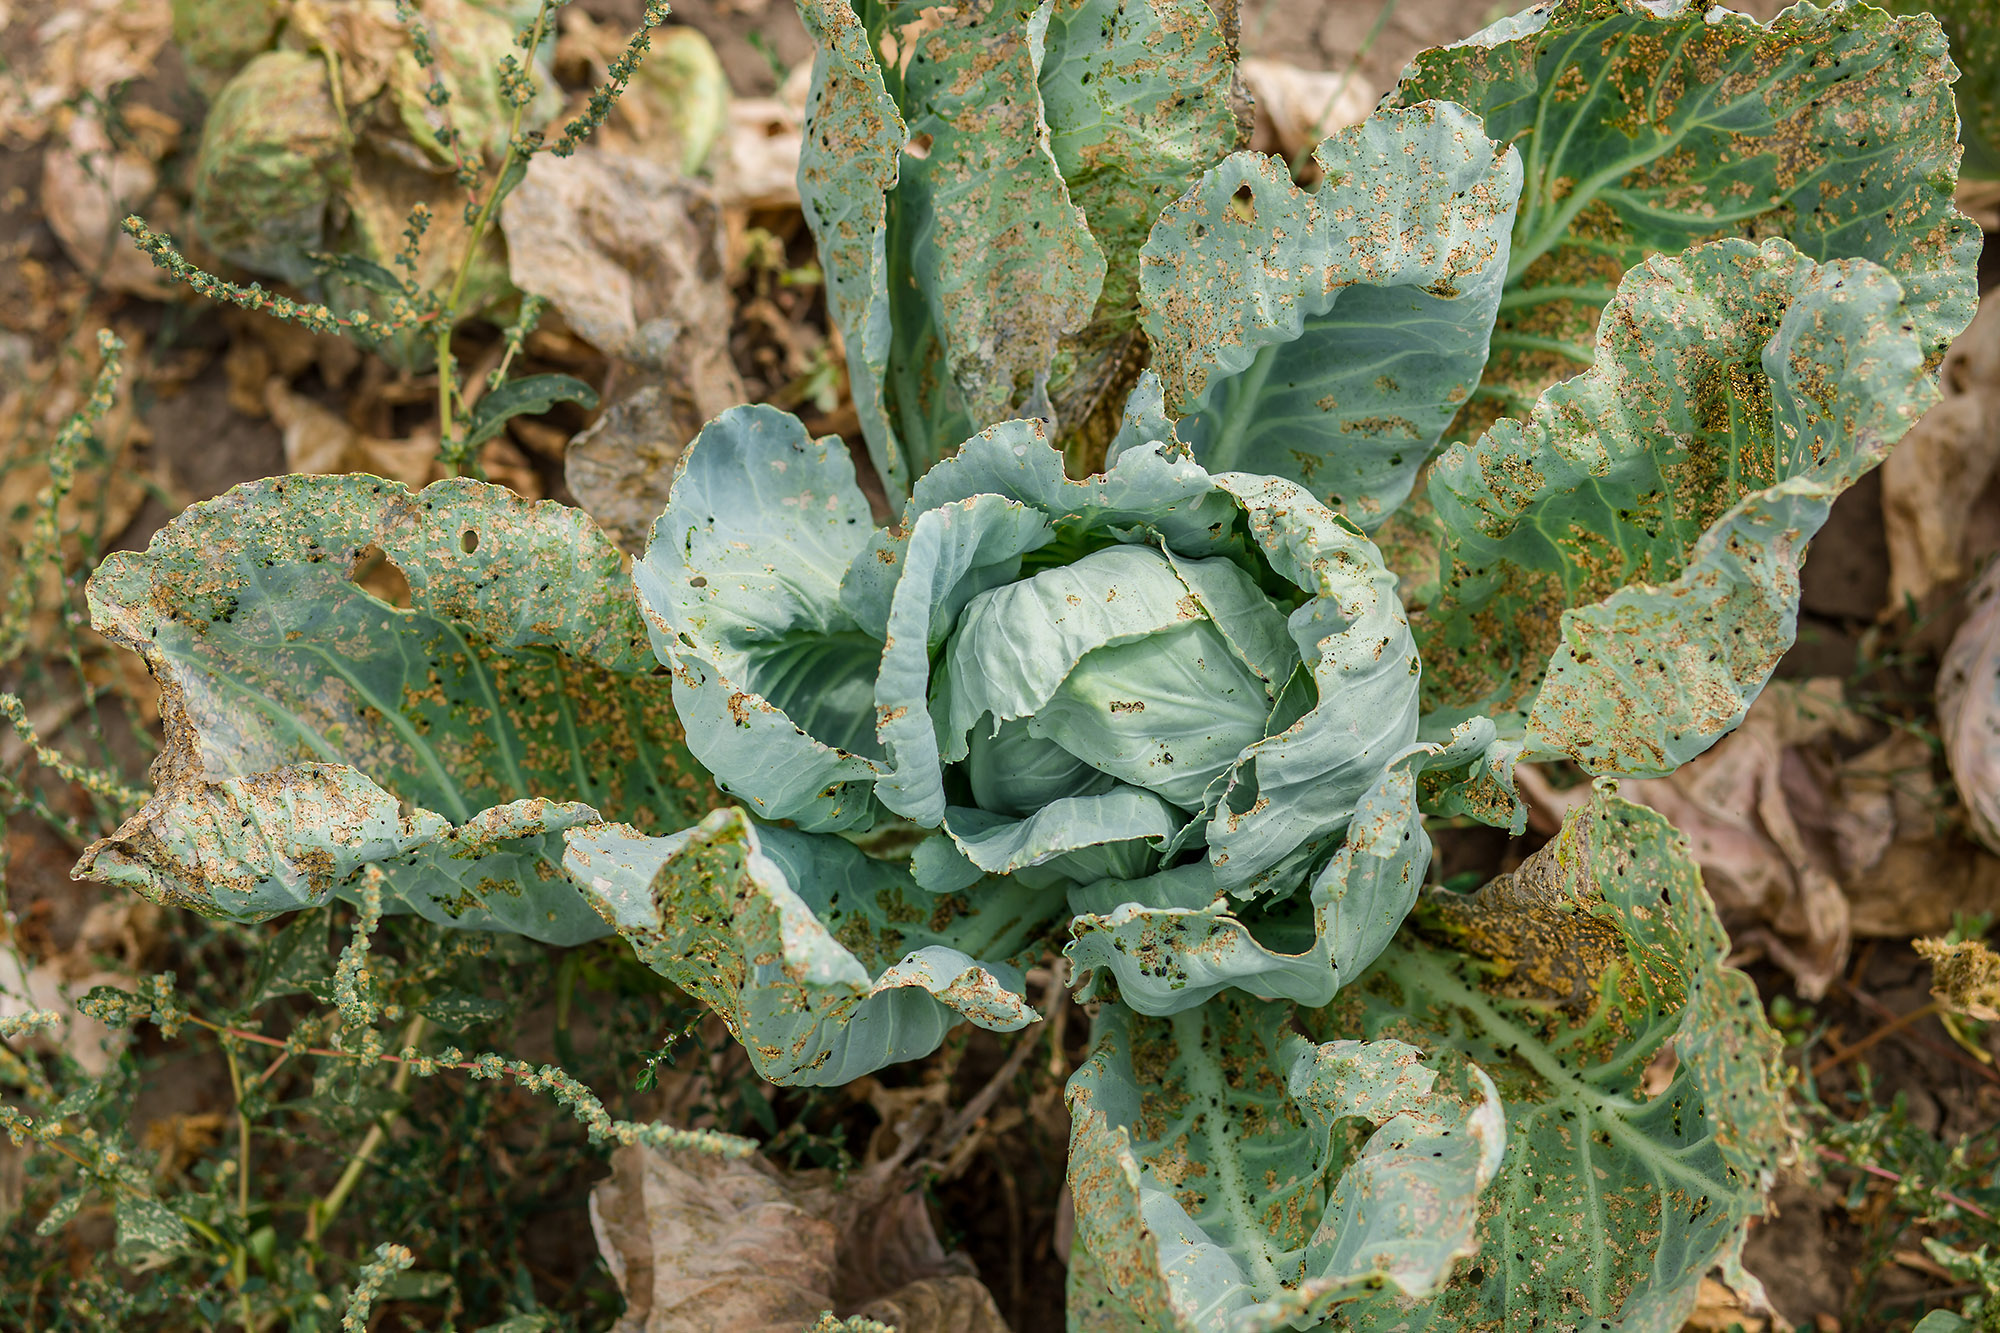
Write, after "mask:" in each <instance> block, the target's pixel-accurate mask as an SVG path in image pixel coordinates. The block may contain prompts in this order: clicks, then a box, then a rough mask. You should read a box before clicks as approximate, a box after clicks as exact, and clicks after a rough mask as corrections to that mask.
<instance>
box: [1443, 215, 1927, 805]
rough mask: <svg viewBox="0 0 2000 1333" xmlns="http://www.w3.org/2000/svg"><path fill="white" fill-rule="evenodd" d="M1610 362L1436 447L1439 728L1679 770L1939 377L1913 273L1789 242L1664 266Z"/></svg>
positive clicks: (1646, 768)
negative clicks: (1919, 323)
mask: <svg viewBox="0 0 2000 1333" xmlns="http://www.w3.org/2000/svg"><path fill="white" fill-rule="evenodd" d="M1597 358H1598V359H1597V364H1596V366H1595V367H1593V368H1592V369H1591V370H1590V371H1589V372H1588V373H1586V374H1584V375H1580V376H1578V377H1577V378H1575V379H1573V380H1570V381H1568V382H1566V383H1564V384H1560V385H1558V386H1556V387H1555V388H1553V389H1550V390H1549V391H1548V392H1547V393H1545V394H1543V396H1542V398H1541V401H1540V402H1539V403H1537V404H1536V407H1535V411H1534V412H1533V413H1532V414H1531V415H1530V416H1529V418H1528V419H1527V421H1526V422H1524V423H1517V422H1514V421H1511V420H1507V421H1502V422H1500V423H1499V424H1498V425H1496V426H1495V427H1494V428H1493V429H1492V430H1491V431H1490V432H1489V433H1488V434H1487V435H1486V436H1485V437H1483V438H1482V439H1481V440H1480V441H1479V443H1478V444H1476V445H1473V446H1470V447H1468V446H1465V445H1454V446H1452V448H1451V449H1450V450H1448V451H1447V452H1446V453H1445V454H1444V455H1443V456H1441V457H1440V458H1439V460H1438V462H1437V465H1436V467H1435V470H1434V473H1433V475H1432V477H1431V481H1430V500H1431V503H1432V505H1433V507H1434V508H1435V510H1436V514H1437V517H1438V519H1439V521H1440V524H1441V527H1442V529H1443V532H1444V533H1445V540H1444V545H1443V549H1442V553H1441V556H1442V559H1441V564H1442V589H1441V591H1440V593H1439V595H1438V597H1437V600H1436V601H1434V602H1433V603H1432V604H1431V605H1430V606H1428V607H1425V608H1423V610H1422V611H1421V613H1420V614H1419V616H1418V619H1417V633H1418V642H1419V643H1420V645H1421V647H1422V652H1423V660H1424V667H1425V672H1424V689H1425V703H1426V722H1425V727H1426V732H1427V734H1438V733H1440V732H1442V731H1443V730H1444V729H1445V728H1447V727H1449V726H1451V725H1454V724H1455V723H1456V721H1457V720H1459V719H1460V718H1462V717H1465V716H1467V715H1472V714H1483V715H1486V716H1489V717H1492V718H1494V719H1495V720H1496V721H1497V722H1498V723H1499V724H1500V733H1501V737H1502V739H1503V741H1505V742H1506V743H1507V745H1508V746H1510V747H1515V746H1522V747H1525V751H1526V756H1527V757H1528V758H1537V757H1556V756H1564V757H1568V758H1571V759H1574V760H1575V761H1576V762H1577V763H1579V764H1581V765H1582V766H1583V767H1584V768H1585V769H1586V770H1587V771H1589V772H1593V773H1666V772H1670V771H1672V770H1673V769H1674V768H1675V767H1676V766H1678V765H1679V764H1681V763H1683V762H1685V761H1686V760H1687V759H1689V758H1691V757H1692V756H1694V755H1696V754H1699V753H1700V752H1701V751H1703V750H1704V749H1706V748H1707V747H1708V746H1709V745H1711V744H1712V743H1713V742H1714V741H1715V739H1716V738H1717V737H1719V736H1721V735H1722V734H1723V733H1725V732H1727V731H1729V730H1730V729H1731V728H1733V727H1734V726H1736V724H1737V723H1738V722H1740V721H1741V720H1742V718H1743V714H1744V711H1745V710H1746V709H1747V708H1748V706H1749V703H1750V701H1751V700H1752V699H1754V698H1755V697H1756V695H1757V693H1758V692H1759V691H1760V690H1761V689H1762V688H1763V686H1764V682H1765V680H1766V679H1768V677H1769V676H1770V673H1771V670H1772V668H1773V667H1775V666H1776V665H1777V661H1778V658H1779V657H1780V655H1782V654H1783V652H1784V651H1785V649H1786V648H1787V647H1789V646H1790V644H1791V642H1792V639H1793V636H1794V634H1795V632H1796V627H1797V612H1798V596H1799V584H1798V570H1799V563H1800V561H1801V560H1802V559H1803V558H1804V553H1805V544H1806V542H1807V541H1808V540H1809V539H1810V538H1811V537H1812V535H1813V534H1814V533H1815V532H1817V531H1818V530H1819V527H1820V525H1821V524H1822V523H1824V522H1825V519H1826V515H1827V511H1828V509H1829V507H1830V506H1831V505H1832V503H1833V500H1834V498H1835V497H1836V496H1838V495H1839V494H1840V492H1841V491H1842V490H1844V489H1846V488H1847V486H1848V485H1850V484H1851V483H1852V482H1853V481H1854V480H1855V478H1857V477H1858V476H1860V475H1861V474H1862V473H1863V472H1865V471H1866V470H1867V469H1869V468H1871V467H1873V466H1874V465H1875V464H1876V463H1878V462H1880V461H1881V459H1882V457H1883V456H1884V454H1885V453H1886V452H1887V450H1888V448H1889V446H1890V445H1892V444H1894V443H1895V441H1896V440H1897V439H1898V438H1899V437H1900V436H1901V435H1902V434H1903V432H1904V431H1905V430H1907V429H1908V428H1909V426H1910V425H1911V423H1913V422H1914V421H1915V420H1916V419H1917V418H1918V417H1919V416H1921V415H1922V414H1923V411H1924V409H1925V408H1927V407H1928V406H1929V405H1930V403H1931V402H1932V401H1933V400H1934V399H1935V398H1936V397H1937V390H1936V389H1935V387H1934V386H1933V385H1932V383H1931V381H1930V378H1929V376H1928V375H1927V374H1926V373H1925V370H1924V350H1923V346H1922V343H1921V341H1920V340H1919V338H1918V337H1917V336H1916V335H1915V334H1914V333H1913V332H1912V326H1911V317H1910V315H1909V313H1908V310H1907V307H1906V306H1905V305H1904V303H1903V301H1902V299H1901V291H1900V289H1899V288H1898V286H1897V284H1896V282H1895V280H1894V279H1893V278H1891V277H1890V276H1889V275H1888V274H1887V273H1885V272H1883V271H1882V270H1881V269H1879V268H1877V267H1875V266H1874V265H1873V264H1870V263H1868V262H1866V261H1863V260H1843V261H1836V262H1834V263H1831V264H1825V265H1817V264H1814V263H1812V262H1811V261H1809V260H1807V259H1805V258H1804V257H1802V256H1801V255H1800V254H1799V253H1798V252H1797V251H1796V250H1794V249H1793V248H1792V247H1791V246H1790V245H1788V244H1786V243H1785V242H1783V241H1780V240H1770V241H1766V242H1764V243H1763V244H1762V246H1756V245H1752V244H1750V243H1748V242H1745V241H1718V242H1714V243H1712V244H1708V245H1703V246H1698V247H1696V248H1694V249H1692V250H1690V251H1688V252H1687V253H1686V254H1685V255H1681V256H1677V257H1674V258H1670V259H1669V258H1656V259H1652V260H1649V261H1647V262H1646V263H1645V264H1644V265H1642V266H1641V267H1639V268H1638V269H1635V270H1634V271H1633V272H1632V273H1631V274H1629V275H1628V276H1627V277H1626V279H1625V281H1624V283H1623V284H1622V285H1621V286H1620V288H1619V293H1618V296H1617V298H1616V299H1615V300H1614V301H1613V303H1612V304H1611V306H1610V307H1608V309H1607V311H1606V316H1605V325H1604V334H1603V338H1602V341H1601V342H1600V344H1599V347H1598V353H1597ZM1503 776H1504V775H1503Z"/></svg>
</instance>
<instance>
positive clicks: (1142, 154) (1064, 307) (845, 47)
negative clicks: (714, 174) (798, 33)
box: [800, 0, 1248, 490]
mask: <svg viewBox="0 0 2000 1333" xmlns="http://www.w3.org/2000/svg"><path fill="white" fill-rule="evenodd" d="M800 11H801V14H802V15H803V16H804V18H805V21H806V26H807V29H808V31H809V32H811V33H812V34H813V36H814V38H815V41H816V44H817V46H818V54H817V59H816V61H815V65H814V82H813V92H812V94H811V101H810V106H809V112H808V118H807V133H806V136H805V143H806V146H805V151H804V154H803V156H802V157H801V161H800V193H801V196H802V198H803V200H804V202H805V206H806V215H807V219H808V221H809V223H810V224H811V225H812V227H813V231H814V236H815V238H816V239H817V240H818V241H819V244H820V251H821V255H822V257H823V260H824V262H825V263H826V265H827V274H828V290H829V301H830V303H831V305H832V314H833V317H834V320H835V322H836V323H837V324H839V326H840V327H841V329H842V332H843V333H844V334H845V335H846V340H847V345H848V364H849V371H850V376H851V378H852V379H853V381H854V387H855V402H856V408H857V410H858V412H859V414H860V416H861V420H862V427H863V431H864V433H865V434H866V435H867V438H868V443H869V448H870V449H871V451H873V453H874V456H875V459H876V462H877V463H878V465H879V466H880V468H881V470H882V472H883V474H884V476H885V477H886V479H887V480H888V482H889V484H890V486H891V487H892V489H899V490H907V489H908V488H909V487H910V486H911V485H912V484H913V483H914V482H915V480H916V479H917V478H918V477H920V476H922V475H923V473H924V471H925V470H926V469H927V468H928V467H929V466H930V465H931V464H932V463H934V462H936V461H937V460H938V459H940V458H943V457H946V456H948V455H949V454H950V453H951V451H952V450H953V449H954V448H956V447H957V445H958V443H959V442H960V441H962V440H964V439H965V438H966V437H967V436H970V435H972V434H974V433H975V432H977V431H978V430H980V429H982V428H984V427H986V426H990V425H993V424H995V423H997V422H999V421H1001V420H1004V419H1006V418H1009V417H1012V416H1014V415H1016V414H1017V413H1024V412H1033V413H1035V414H1037V415H1043V416H1050V415H1059V416H1060V418H1061V419H1062V420H1063V421H1064V422H1065V426H1066V429H1065V431H1064V435H1065V438H1067V439H1069V440H1070V441H1071V443H1072V445H1073V446H1074V448H1075V454H1074V459H1075V461H1076V462H1077V464H1078V470H1079V471H1088V470H1093V469H1094V468H1095V467H1097V466H1098V465H1099V462H1100V461H1101V459H1102V457H1103V450H1104V447H1105V445H1106V443H1107V442H1108V441H1109V439H1110V437H1111V436H1112V434H1113V433H1114V431H1115V429H1116V427H1117V425H1118V416H1117V412H1118V404H1119V402H1120V400H1121V399H1122V397H1123V395H1124V393H1125V391H1126V390H1127V389H1128V388H1129V387H1130V385H1131V383H1132V381H1133V379H1134V378H1135V377H1136V376H1137V375H1138V373H1139V370H1140V368H1141V365H1142V364H1143V361H1144V349H1143V342H1142V340H1141V339H1140V338H1139V336H1138V333H1137V328H1136V287H1135V264H1136V252H1137V249H1138V246H1139V243H1140V242H1141V241H1143V239H1144V237H1145V234H1146V230H1147V228H1148V227H1149V226H1150V225H1151V223H1152V220H1153V218H1154V216H1155V215H1156V214H1158V212H1159V211H1160V209H1161V208H1163V207H1164V206H1165V205H1166V204H1167V203H1169V202H1170V201H1171V200H1172V199H1173V198H1174V196H1175V195H1177V194H1179V193H1180V191H1181V190H1183V189H1185V188H1186V186H1187V185H1188V184H1189V183H1190V182H1191V181H1192V180H1193V179H1194V178H1195V176H1196V175H1197V174H1199V172H1200V171H1201V170H1202V168H1204V167H1206V166H1208V165H1209V164H1211V163H1213V162H1215V161H1216V160H1217V159H1219V158H1220V157H1221V156H1222V155H1223V154H1225V153H1227V152H1228V151H1229V150H1230V149H1232V148H1234V147H1236V146H1237V145H1238V143H1239V142H1240V141H1241V140H1242V138H1243V137H1245V136H1246V135H1247V132H1248V120H1247V104H1245V103H1243V102H1242V101H1241V99H1240V98H1238V97H1237V96H1236V94H1235V85H1234V68H1235V59H1234V53H1233V48H1232V43H1231V42H1230V40H1229V39H1228V38H1227V36H1226V35H1225V34H1224V33H1223V31H1222V29H1221V26H1220V24H1219V23H1218V22H1217V20H1216V17H1215V15H1214V14H1213V13H1212V12H1210V10H1209V9H1208V8H1207V7H1206V6H1204V5H1202V4H1200V3H1199V0H1146V3H1144V4H1140V5H1126V6H1122V7H1121V6H1120V5H1117V4H1113V3H1109V0H1060V3H1058V2H1057V0H1045V2H1044V3H1040V4H1036V3H1033V2H1032V0H997V2H996V3H987V4H982V5H978V6H960V7H958V8H957V9H956V10H955V11H952V12H950V13H946V12H945V11H943V10H938V11H935V12H933V11H930V10H923V9H921V7H919V6H876V5H861V6H850V5H849V4H847V3H845V0H800ZM941 15H942V16H943V17H942V21H940V16H941ZM1107 257H1109V266H1108V268H1107Z"/></svg>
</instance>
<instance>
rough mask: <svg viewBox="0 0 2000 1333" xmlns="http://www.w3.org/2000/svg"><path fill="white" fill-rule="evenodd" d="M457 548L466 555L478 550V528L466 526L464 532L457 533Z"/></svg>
mask: <svg viewBox="0 0 2000 1333" xmlns="http://www.w3.org/2000/svg"><path fill="white" fill-rule="evenodd" d="M458 549H459V550H461V551H463V552H465V553H466V554H467V555H471V554H472V553H473V552H474V551H476V550H478V549H479V531H478V529H476V528H467V529H466V530H465V531H464V532H461V533H459V534H458Z"/></svg>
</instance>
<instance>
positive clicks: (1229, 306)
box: [1140, 102, 1521, 528]
mask: <svg viewBox="0 0 2000 1333" xmlns="http://www.w3.org/2000/svg"><path fill="white" fill-rule="evenodd" d="M1314 158H1315V160H1316V161H1317V162H1318V163H1319V166H1320V170H1321V171H1322V172H1323V173H1324V183H1323V184H1322V185H1321V186H1320V188H1319V190H1318V192H1317V193H1313V194H1308V193H1306V192H1305V191H1303V190H1301V189H1299V188H1298V187H1297V186H1296V185H1294V184H1293V183H1292V178H1291V173H1290V172H1289V171H1288V170H1287V169H1286V167H1285V164H1284V163H1283V162H1282V161H1281V160H1279V159H1277V158H1272V157H1265V156H1263V155H1261V154H1256V153H1238V154H1236V155H1235V156H1233V157H1231V158H1229V159H1228V160H1226V161H1225V162H1223V163H1222V165H1220V166H1218V167H1216V168H1215V169H1213V170H1211V171H1209V172H1208V173H1207V174H1206V175H1204V176H1203V177H1202V178H1201V183H1200V184H1199V185H1197V186H1196V187H1195V188H1194V189H1192V190H1190V191H1189V192H1188V193H1187V194H1186V195H1184V196H1182V197H1181V199H1180V200H1178V201H1177V202H1176V203H1175V204H1174V205H1173V206H1172V207H1171V208H1169V209H1168V210H1167V211H1166V212H1165V213H1164V214H1162V215H1161V217H1160V220H1159V222H1158V223H1156V224H1155V225H1154V228H1153V232H1152V236H1151V238H1150V239H1149V240H1148V241H1147V242H1146V247H1145V250H1144V252H1143V256H1142V259H1141V267H1140V286H1141V289H1142V291H1143V293H1144V297H1145V315H1144V322H1145V327H1146V332H1147V333H1148V334H1149V335H1150V336H1151V339H1152V343H1153V352H1154V367H1155V369H1156V370H1158V372H1159V376H1160V381H1161V384H1162V386H1163V388H1164V390H1165V393H1166V405H1167V408H1168V410H1169V411H1170V412H1171V413H1173V414H1174V415H1176V416H1178V417H1180V421H1179V423H1178V425H1177V427H1176V430H1177V431H1178V432H1179V435H1180V438H1181V439H1182V440H1183V441H1185V442H1187V443H1188V444H1189V445H1190V446H1191V447H1192V448H1193V449H1194V452H1195V456H1196V457H1197V458H1199V459H1200V460H1201V462H1202V465H1203V466H1205V467H1207V468H1208V469H1209V470H1211V471H1223V470H1240V471H1246V472H1260V473H1267V474H1270V475H1274V476H1281V477H1288V478H1290V479H1292V480H1294V481H1298V482H1301V483H1303V484H1304V485H1305V486H1306V487H1307V488H1308V489H1309V490H1311V491H1312V492H1313V494H1315V495H1316V496H1318V497H1319V498H1320V499H1321V500H1323V501H1325V502H1326V503H1327V504H1328V505H1330V506H1331V507H1333V508H1335V509H1339V510H1343V511H1345V512H1346V513H1347V515H1348V516H1349V517H1350V518H1352V519H1354V520H1355V521H1356V522H1357V523H1359V524H1361V525H1362V526H1363V527H1364V528H1373V527H1375V526H1376V525H1377V524H1379V523H1381V522H1382V521H1383V520H1384V519H1386V518H1387V517H1388V516H1389V515H1390V514H1391V513H1393V512H1394V511H1395V509H1396V507H1397V506H1398V505H1400V504H1401V503H1402V502H1403V500H1404V498H1405V497H1406V496H1407V495H1408V494H1409V492H1410V487H1411V485H1412V483H1413V482H1414V481H1415V479H1416V474H1417V469H1418V468H1419V467H1420V466H1422V464H1423V463H1424V461H1425V460H1426V459H1427V458H1429V457H1430V452H1431V449H1432V448H1433V447H1434V446H1435V445H1436V444H1437V441H1438V439H1439V437H1440V436H1442V435H1443V434H1444V430H1445V427H1446V426H1447V425H1449V424H1450V422H1451V420H1452V418H1453V416H1454V415H1455V414H1456V413H1457V412H1458V410H1459V408H1460V407H1461V406H1462V405H1463V404H1464V403H1465V401H1466V400H1467V399H1468V398H1469V397H1470V396H1471V393H1472V390H1473V388H1474V386H1475V385H1477V384H1478V383H1479V374H1480V371H1481V369H1482V368H1483V367H1484V366H1485V364H1486V341H1487V335H1488V333H1489V331H1490V330H1491V329H1492V326H1493V315H1494V311H1495V309H1496V308H1497V306H1498V304H1499V301H1500V288H1501V283H1502V281H1503V279H1504V277H1505V275H1506V272H1507V246H1508V228H1509V227H1510V226H1511V225H1512V224H1513V220H1514V203H1515V200H1516V198H1517V197H1518V196H1519V194H1520V191H1521V163H1520V157H1519V155H1518V154H1517V153H1515V152H1514V150H1513V149H1511V148H1509V147H1506V146H1504V145H1503V144H1496V143H1494V142H1493V141H1492V140H1490V139H1488V138H1487V137H1486V136H1485V135H1484V134H1481V133H1480V129H1479V122H1478V120H1477V119H1476V118H1475V117H1473V116H1472V115H1470V114H1469V113H1467V112H1466V111H1465V110H1464V109H1463V108H1462V107H1458V106H1453V105H1451V104H1450V103H1444V102H1427V103H1423V104H1421V105H1418V106H1414V107H1409V108H1407V109H1403V110H1392V111H1386V112H1382V113H1378V114H1377V115H1374V116H1371V117H1370V118H1369V119H1368V120H1367V121H1366V122H1365V123H1363V124H1361V125H1356V126H1353V127H1351V128H1349V129H1346V130H1343V131H1341V132H1340V133H1339V134H1336V135H1334V136H1333V137H1331V138H1329V139H1328V140H1326V142H1324V143H1322V144H1321V145H1320V146H1319V148H1318V150H1317V151H1316V152H1315V154H1314Z"/></svg>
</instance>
